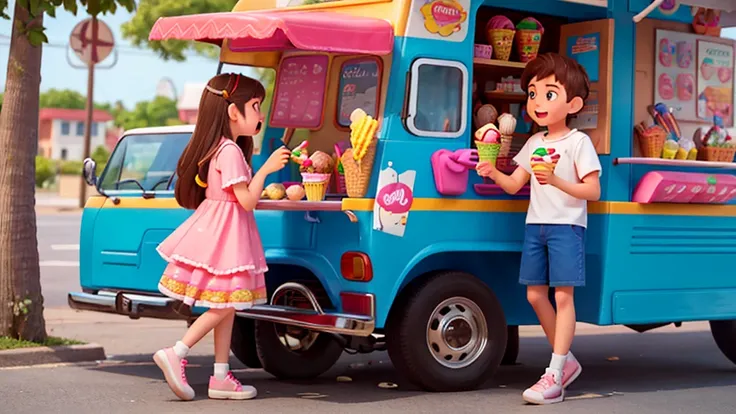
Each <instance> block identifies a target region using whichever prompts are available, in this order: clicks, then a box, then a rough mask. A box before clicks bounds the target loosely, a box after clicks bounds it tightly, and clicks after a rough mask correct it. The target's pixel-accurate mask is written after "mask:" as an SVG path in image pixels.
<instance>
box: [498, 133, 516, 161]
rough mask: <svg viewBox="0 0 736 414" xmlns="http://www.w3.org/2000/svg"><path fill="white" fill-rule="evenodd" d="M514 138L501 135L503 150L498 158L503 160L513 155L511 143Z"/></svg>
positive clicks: (499, 152)
mask: <svg viewBox="0 0 736 414" xmlns="http://www.w3.org/2000/svg"><path fill="white" fill-rule="evenodd" d="M513 140H514V137H512V136H510V135H501V149H500V150H499V151H498V156H499V157H501V158H505V157H508V156H509V154H510V153H511V143H512V141H513Z"/></svg>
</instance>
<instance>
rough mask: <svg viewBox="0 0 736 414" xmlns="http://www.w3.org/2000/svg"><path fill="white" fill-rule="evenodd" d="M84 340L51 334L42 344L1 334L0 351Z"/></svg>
mask: <svg viewBox="0 0 736 414" xmlns="http://www.w3.org/2000/svg"><path fill="white" fill-rule="evenodd" d="M83 344H84V342H81V341H76V340H74V339H66V338H57V337H55V336H49V337H48V338H46V341H45V342H44V343H42V344H39V343H36V342H31V341H24V340H21V339H14V338H10V337H7V336H0V351H5V350H8V349H18V348H35V347H38V346H62V345H83Z"/></svg>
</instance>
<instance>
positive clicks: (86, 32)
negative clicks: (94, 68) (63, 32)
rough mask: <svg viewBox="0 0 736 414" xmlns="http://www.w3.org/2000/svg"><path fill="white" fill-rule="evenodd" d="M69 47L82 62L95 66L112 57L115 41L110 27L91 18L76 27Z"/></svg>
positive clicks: (70, 38)
mask: <svg viewBox="0 0 736 414" xmlns="http://www.w3.org/2000/svg"><path fill="white" fill-rule="evenodd" d="M69 46H70V47H71V49H72V50H73V51H74V53H75V54H76V55H77V57H79V59H80V60H82V62H84V63H85V64H87V65H94V64H97V63H100V62H102V61H103V60H105V58H107V57H108V56H110V53H111V52H112V49H113V47H114V46H115V39H114V38H113V35H112V30H110V27H109V26H108V25H106V24H105V23H104V22H102V21H100V20H97V19H93V18H89V19H85V20H82V21H81V22H79V23H78V24H77V25H76V26H74V29H73V30H72V34H71V36H70V37H69Z"/></svg>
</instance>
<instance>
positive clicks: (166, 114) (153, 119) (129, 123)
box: [115, 96, 181, 130]
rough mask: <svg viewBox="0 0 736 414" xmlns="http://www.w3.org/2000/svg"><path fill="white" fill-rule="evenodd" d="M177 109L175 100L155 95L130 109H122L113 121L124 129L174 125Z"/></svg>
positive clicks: (176, 121) (176, 119)
mask: <svg viewBox="0 0 736 414" xmlns="http://www.w3.org/2000/svg"><path fill="white" fill-rule="evenodd" d="M178 118H179V111H178V110H177V109H176V101H174V100H173V99H169V98H166V97H163V96H157V97H156V98H154V100H152V101H141V102H138V103H137V104H135V107H133V109H132V110H130V111H128V110H123V111H121V112H120V113H119V114H118V115H117V116H116V118H115V123H116V124H117V125H118V126H120V127H123V128H124V129H126V130H128V129H133V128H145V127H149V126H164V125H175V124H177V123H181V122H179V121H178Z"/></svg>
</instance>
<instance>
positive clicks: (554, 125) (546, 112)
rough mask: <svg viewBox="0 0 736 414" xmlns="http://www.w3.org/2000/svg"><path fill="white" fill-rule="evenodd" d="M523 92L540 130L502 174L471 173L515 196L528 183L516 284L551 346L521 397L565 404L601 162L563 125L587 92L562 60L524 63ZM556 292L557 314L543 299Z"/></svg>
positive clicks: (575, 367) (552, 57)
mask: <svg viewBox="0 0 736 414" xmlns="http://www.w3.org/2000/svg"><path fill="white" fill-rule="evenodd" d="M521 84H522V87H523V88H524V91H525V92H526V93H527V112H528V113H529V116H531V118H532V119H533V120H534V121H535V122H536V123H537V124H539V125H540V126H544V127H547V131H546V132H540V133H537V134H535V135H533V136H532V137H530V138H529V140H528V141H527V143H526V145H524V147H523V148H522V149H521V151H519V153H518V155H517V156H516V157H515V158H514V161H515V162H516V163H517V164H518V165H519V167H518V168H516V170H515V171H514V172H513V173H512V174H511V175H510V176H509V175H505V174H503V173H502V172H500V171H498V170H497V169H496V168H495V166H493V165H491V164H489V163H487V162H484V163H479V164H478V166H477V171H478V174H480V175H481V176H484V177H488V178H490V179H492V180H493V181H494V182H495V183H496V184H498V185H499V186H500V187H501V188H503V190H504V191H506V192H507V193H509V194H515V193H516V192H517V191H519V189H521V187H522V186H524V185H525V184H526V183H527V182H528V181H529V180H530V179H531V197H530V202H529V211H528V213H527V216H526V230H525V235H524V246H523V249H522V254H521V270H520V272H519V273H520V275H519V282H520V283H521V284H523V285H527V298H528V300H529V303H530V304H531V305H532V307H533V308H534V311H535V312H536V314H537V317H538V318H539V322H540V324H541V325H542V328H543V329H544V333H545V334H546V335H547V339H548V340H549V342H550V344H551V345H552V348H553V353H552V360H551V361H550V364H549V368H547V369H546V371H545V373H544V375H543V376H542V378H541V379H540V380H539V381H538V382H537V383H536V384H535V385H533V386H532V387H531V388H529V389H527V390H526V391H524V394H523V398H524V400H526V401H527V402H529V403H532V404H551V403H557V402H561V401H562V400H564V398H565V388H567V386H569V385H570V384H571V383H572V382H573V381H574V380H575V379H577V377H578V376H579V375H580V373H581V372H582V367H581V366H580V363H578V361H577V360H576V359H575V357H573V356H572V353H570V345H571V344H572V340H573V336H574V335H575V303H574V301H573V289H574V288H575V287H576V286H584V285H585V228H586V226H587V218H588V217H587V215H588V213H587V202H588V201H597V200H598V199H599V198H600V193H601V189H600V181H599V175H600V172H601V164H600V161H599V160H598V154H597V153H596V151H595V148H594V147H593V143H592V142H591V140H590V137H588V136H587V135H585V134H584V133H582V132H579V131H577V130H575V129H573V130H570V128H568V126H567V120H568V118H569V117H570V116H571V115H574V114H576V113H578V112H580V110H582V109H583V105H584V102H585V99H586V98H587V97H588V93H589V91H590V83H589V81H588V75H587V74H586V72H585V69H583V67H582V66H580V64H578V63H577V62H576V61H574V60H572V59H569V58H567V57H564V56H561V55H558V54H555V53H547V54H544V55H541V56H539V57H537V58H536V59H535V60H533V61H531V62H529V64H528V65H527V67H526V69H525V70H524V73H523V74H522V76H521ZM550 287H554V289H555V302H556V304H557V313H556V314H555V309H554V308H553V307H552V304H551V302H550V300H549V295H548V291H549V288H550Z"/></svg>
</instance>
